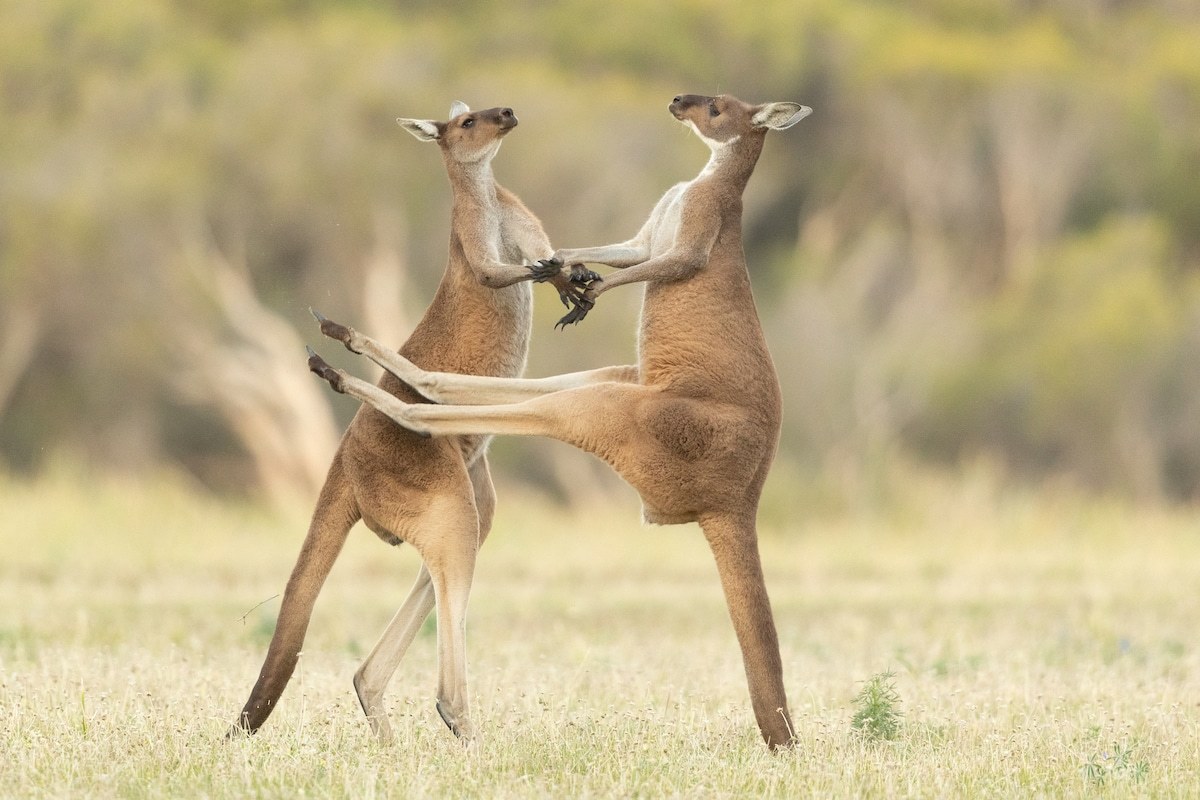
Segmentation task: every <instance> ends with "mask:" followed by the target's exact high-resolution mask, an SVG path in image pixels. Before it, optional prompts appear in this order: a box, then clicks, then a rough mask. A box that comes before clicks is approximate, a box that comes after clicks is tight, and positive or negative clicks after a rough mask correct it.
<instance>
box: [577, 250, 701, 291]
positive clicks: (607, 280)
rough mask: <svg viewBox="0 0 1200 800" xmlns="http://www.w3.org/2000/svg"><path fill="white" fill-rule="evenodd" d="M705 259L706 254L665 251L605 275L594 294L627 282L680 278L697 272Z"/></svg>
mask: <svg viewBox="0 0 1200 800" xmlns="http://www.w3.org/2000/svg"><path fill="white" fill-rule="evenodd" d="M706 261H707V256H702V255H695V254H692V253H667V254H666V255H662V256H658V257H657V258H652V259H650V260H649V261H643V262H642V263H640V264H635V265H633V266H631V267H629V268H628V269H624V270H622V271H621V272H615V273H613V274H611V275H606V276H605V277H604V281H603V283H601V284H600V285H599V286H598V287H597V290H596V294H597V296H598V295H601V294H603V293H604V292H607V291H608V290H609V289H615V288H616V287H618V286H622V285H624V284H627V283H639V282H642V281H662V282H671V281H678V280H682V279H684V278H687V277H690V276H691V275H694V274H695V273H696V272H698V271H699V270H700V269H701V268H702V267H703V266H704V264H705V263H706Z"/></svg>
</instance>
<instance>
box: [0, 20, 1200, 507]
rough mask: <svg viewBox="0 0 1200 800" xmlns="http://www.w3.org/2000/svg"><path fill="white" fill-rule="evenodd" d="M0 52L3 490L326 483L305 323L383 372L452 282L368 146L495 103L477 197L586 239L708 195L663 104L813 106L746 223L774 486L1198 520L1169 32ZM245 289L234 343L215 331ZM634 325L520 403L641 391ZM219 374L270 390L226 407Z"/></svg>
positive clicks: (1177, 54) (383, 153) (400, 190)
mask: <svg viewBox="0 0 1200 800" xmlns="http://www.w3.org/2000/svg"><path fill="white" fill-rule="evenodd" d="M3 19H4V25H0V337H2V338H0V460H2V461H3V462H4V463H5V464H7V465H8V466H9V467H12V468H20V469H29V470H36V469H37V468H38V466H39V464H40V463H41V462H42V461H44V460H45V459H46V458H48V457H50V456H51V455H53V454H54V453H55V451H58V450H63V449H66V450H69V451H70V452H71V453H72V454H75V455H78V456H80V457H83V458H86V459H89V460H90V461H92V462H94V463H95V464H97V465H103V466H105V467H123V468H128V469H146V468H154V467H155V466H156V465H160V464H164V463H171V464H181V465H183V466H184V467H185V468H187V469H189V470H191V471H193V472H194V473H195V474H196V475H197V476H198V477H199V478H200V479H201V480H203V481H205V482H207V483H210V484H212V485H214V486H219V487H222V488H236V487H240V486H242V485H243V484H244V483H245V480H244V478H245V476H246V475H253V476H256V480H255V482H256V484H257V486H258V487H259V488H260V489H264V490H269V491H270V492H271V493H273V494H275V495H277V496H282V495H283V494H286V493H289V492H296V491H307V490H306V489H304V488H303V487H304V486H307V485H310V484H311V483H312V481H313V480H314V478H313V477H312V476H313V475H314V474H315V473H316V472H318V471H319V469H323V466H322V467H320V468H318V467H317V466H314V465H315V464H317V463H318V462H319V461H320V460H321V459H320V458H318V457H316V456H315V455H314V454H313V453H302V452H301V449H300V448H296V447H294V446H293V445H295V442H290V441H289V442H288V444H287V445H281V444H280V442H283V441H285V440H290V439H293V438H295V437H296V436H298V434H294V433H293V434H288V433H285V432H284V431H286V430H291V431H296V430H299V429H301V428H305V429H311V430H312V431H313V432H314V433H313V436H312V437H311V438H312V440H313V441H314V442H316V441H322V442H324V444H321V445H319V446H316V447H315V449H316V450H321V449H327V448H328V447H329V446H330V445H329V442H330V441H331V439H332V437H333V436H334V434H333V433H329V432H328V431H330V430H332V431H336V429H337V427H338V425H339V422H344V421H345V419H346V418H347V417H348V414H349V413H350V411H351V410H352V409H350V408H348V407H346V406H345V405H344V404H338V405H336V406H334V408H335V409H336V413H334V414H331V412H330V411H329V410H328V408H329V406H328V405H327V404H328V403H329V401H330V398H328V397H324V396H321V395H320V393H317V394H316V395H312V393H311V392H309V391H308V390H306V389H300V388H298V386H299V385H301V384H302V382H303V381H304V380H306V379H307V376H306V375H305V373H304V372H303V363H302V354H301V353H296V354H290V355H285V351H290V350H291V349H292V348H294V347H295V346H297V345H298V343H299V342H300V341H302V340H304V339H311V331H312V328H311V323H310V322H309V320H308V318H307V311H306V309H307V307H308V306H318V307H320V308H321V309H322V310H323V311H325V313H327V314H329V315H330V316H337V317H340V318H343V319H347V320H358V324H359V325H360V326H362V327H371V328H372V329H373V330H374V331H375V332H377V333H380V334H381V335H382V336H383V337H384V338H389V339H396V340H399V339H400V338H402V337H403V335H404V334H405V333H406V331H407V328H408V327H409V326H410V325H411V320H412V319H414V318H415V315H417V314H419V313H420V311H421V308H422V307H423V305H424V303H425V302H426V300H427V299H428V297H429V295H430V293H431V292H432V289H433V286H434V285H435V283H436V281H437V278H438V276H439V275H440V274H441V271H442V265H443V264H444V262H445V257H446V254H445V246H446V236H447V223H446V215H447V207H448V193H447V190H446V185H445V177H444V174H443V172H442V169H441V165H440V164H439V163H438V162H437V158H436V157H435V156H434V154H433V152H432V151H429V150H423V149H420V148H419V146H418V145H416V144H414V143H413V142H412V141H411V140H409V139H408V138H407V137H405V136H403V135H402V134H401V133H399V132H398V131H397V130H396V128H395V124H394V122H393V120H394V118H395V117H396V116H401V115H402V116H419V117H439V116H442V115H444V114H445V111H446V108H447V107H448V104H449V102H450V101H451V100H453V99H463V100H465V101H467V102H468V103H470V104H472V105H477V106H486V105H497V104H504V105H511V106H513V107H515V108H516V109H517V112H518V115H519V116H520V118H521V119H522V128H521V130H520V131H518V132H517V133H516V134H515V135H514V136H513V137H510V139H509V140H508V141H506V144H505V153H504V154H502V155H501V156H500V158H499V159H498V161H497V164H496V169H497V173H498V176H499V178H500V180H501V182H502V183H504V184H506V185H508V186H510V187H511V188H513V189H514V190H515V191H517V192H518V193H519V194H520V195H521V196H522V197H523V198H524V199H525V200H526V201H527V202H528V203H529V205H530V206H531V207H532V208H534V209H535V210H537V211H539V212H540V213H541V214H542V216H543V220H544V222H545V223H546V227H547V230H548V231H549V232H550V234H551V237H552V239H553V240H554V241H555V242H557V243H559V244H561V245H563V246H577V245H587V244H598V243H603V242H609V241H616V240H620V239H624V238H627V237H628V236H630V235H631V234H632V233H633V232H634V231H635V230H636V229H637V227H638V226H639V225H640V223H641V221H642V219H644V217H645V215H646V213H648V211H649V208H650V206H651V204H652V203H653V201H654V200H655V199H656V198H657V197H658V196H659V195H660V194H661V193H662V191H663V190H664V189H665V188H666V187H667V186H669V185H670V184H671V183H673V182H675V181H678V180H683V179H686V178H687V177H689V176H690V175H691V174H694V172H695V171H696V170H697V169H698V168H699V167H700V166H701V165H702V164H703V163H704V160H705V158H706V157H707V153H705V152H704V148H703V147H702V146H699V145H698V144H697V143H696V142H695V141H694V139H693V138H692V137H691V136H690V135H689V134H688V133H687V132H686V131H683V130H681V129H678V128H677V126H676V123H675V122H674V121H673V120H671V119H670V117H669V116H667V114H666V111H665V106H666V104H667V102H668V101H669V100H670V98H671V97H672V96H673V95H674V94H676V93H678V92H680V91H698V92H719V91H730V92H733V93H735V94H738V95H739V96H743V97H746V98H750V99H760V100H766V99H795V100H802V101H804V102H807V103H808V104H810V105H812V106H814V107H815V108H816V109H817V113H816V114H815V115H814V116H813V118H812V119H811V120H810V121H806V122H805V124H804V126H802V127H800V128H797V129H796V130H795V131H792V132H789V134H788V135H787V136H781V137H775V138H774V139H772V141H771V142H770V143H769V145H768V147H767V149H766V151H765V152H764V155H763V160H762V163H761V165H760V168H759V170H758V172H757V174H756V176H755V180H754V182H753V183H752V185H751V187H750V189H749V191H748V192H747V195H746V214H745V220H746V248H747V251H748V254H749V256H750V262H751V267H752V270H753V272H754V275H753V279H754V282H755V287H756V290H757V291H758V293H759V297H760V305H761V311H762V315H763V316H764V319H765V321H766V323H767V326H768V329H769V331H770V333H771V338H772V344H773V346H774V349H775V353H776V355H777V358H778V362H779V368H780V373H781V378H782V381H783V383H784V387H785V392H786V395H787V398H786V400H787V408H788V414H787V415H786V420H785V430H784V436H783V443H782V451H781V459H782V460H784V461H788V462H791V463H790V464H789V466H788V467H787V468H785V470H784V471H786V472H788V473H789V474H797V475H801V476H803V478H804V479H806V480H820V479H821V478H822V477H826V478H827V479H829V480H832V481H834V482H836V483H839V485H841V486H842V487H843V488H844V491H846V492H849V493H856V492H860V491H866V489H864V487H869V486H871V485H874V484H875V483H878V481H880V480H888V479H889V478H887V475H888V474H890V473H889V466H888V465H889V464H890V463H893V462H896V463H903V462H904V461H905V459H909V458H912V457H920V458H924V459H926V460H928V461H930V462H932V463H934V464H938V465H943V466H945V467H948V468H951V469H952V468H954V467H955V466H956V465H957V463H958V461H959V460H960V459H962V458H970V457H972V454H973V453H977V452H980V451H986V452H988V453H989V454H990V457H991V458H993V459H995V460H997V461H999V462H1002V463H1004V464H1006V465H1007V466H1008V468H1009V470H1008V471H1009V474H1011V475H1014V476H1016V477H1017V478H1025V479H1029V480H1041V479H1043V478H1044V477H1045V476H1047V475H1051V474H1053V475H1063V476H1067V477H1068V478H1071V479H1074V480H1076V481H1077V482H1079V483H1081V484H1086V485H1088V486H1092V487H1096V488H1098V489H1102V490H1105V491H1120V492H1126V493H1129V494H1132V495H1137V496H1143V497H1155V496H1166V497H1172V498H1195V497H1196V496H1197V495H1200V434H1197V433H1196V432H1195V426H1194V425H1192V424H1190V422H1189V421H1190V420H1193V419H1194V418H1195V413H1196V411H1197V404H1198V403H1200V400H1198V399H1197V398H1198V397H1200V377H1198V376H1197V373H1196V370H1197V369H1198V367H1197V366H1196V364H1198V363H1200V332H1198V331H1200V322H1197V320H1200V294H1198V292H1197V290H1196V288H1195V283H1196V280H1197V277H1196V276H1197V275H1200V182H1198V181H1197V180H1196V175H1197V174H1198V171H1200V60H1198V59H1196V58H1195V54H1194V51H1195V43H1196V42H1197V41H1200V7H1198V6H1196V4H1194V3H1184V2H1178V1H1177V0H1155V1H1154V2H1147V3H1103V4H1095V3H1088V2H1084V0H1070V2H1062V3H1032V4H1031V3H1024V4H1021V3H1011V2H1004V0H920V2H917V3H903V4H902V3H891V2H888V3H876V2H867V1H866V0H815V2H812V3H804V4H799V3H794V2H788V1H787V0H765V2H763V3H759V4H757V5H755V6H753V7H750V6H738V5H736V4H729V3H718V2H715V0H682V1H681V2H670V3H665V4H658V5H654V6H653V7H650V6H646V5H645V4H637V3H628V2H606V3H597V2H595V0H571V1H570V2H564V3H556V4H544V3H535V2H524V1H523V0H522V1H519V2H516V3H515V4H514V3H513V2H507V3H503V4H502V3H498V2H495V0H472V2H469V3H466V4H458V5H446V4H439V3H431V2H418V3H410V4H406V5H405V6H404V7H403V8H400V7H397V6H396V5H395V4H392V3H386V2H383V0H356V1H355V2H350V3H345V2H332V0H254V2H248V3H247V2H242V3H231V2H215V3H200V2H195V0H173V1H172V2H168V3H153V2H148V1H145V0H128V1H127V2H115V3H104V4H97V3H92V2H85V0H48V1H47V0H8V2H6V4H5V8H4V11H3ZM533 32H536V35H535V34H534V33H533ZM198 230H200V231H204V232H205V233H204V236H203V237H200V238H197V237H196V236H195V235H194V232H195V231H198ZM221 254H226V255H221ZM233 254H236V256H235V255H233ZM229 262H233V263H236V264H237V265H238V266H237V268H236V269H234V268H231V267H230V266H229ZM222 287H223V288H222ZM231 287H232V288H231ZM235 296H240V300H238V303H240V307H241V308H242V309H243V310H245V309H250V312H248V313H250V314H252V315H254V316H255V318H257V319H260V320H261V323H260V324H261V326H262V329H263V331H264V335H263V336H262V337H261V339H262V340H261V341H259V340H258V339H256V338H255V337H247V336H246V335H245V333H244V332H241V333H236V335H235V331H234V328H233V327H232V325H231V321H230V318H229V316H228V315H227V314H224V313H221V311H220V309H221V306H222V301H221V298H222V297H223V298H224V302H225V304H226V305H227V306H228V304H229V303H230V302H232V299H233V298H234V297H235ZM637 306H638V293H637V292H634V291H630V292H625V293H616V292H614V293H612V294H611V295H607V296H606V297H605V303H604V305H603V306H602V307H601V308H599V309H597V311H596V312H595V313H594V314H593V315H592V316H590V317H589V319H588V320H587V323H586V325H585V326H584V327H582V328H578V329H573V330H571V331H568V332H559V333H552V332H551V331H550V327H551V325H552V321H553V319H554V318H555V313H556V306H555V303H554V301H553V299H552V297H550V296H548V295H546V294H542V293H539V295H538V308H539V310H538V314H539V317H538V321H537V326H538V330H537V331H536V334H535V337H534V346H533V351H532V354H531V359H530V373H531V374H547V373H551V372H559V371H565V370H570V369H582V368H586V367H589V366H599V365H601V364H605V363H615V362H622V361H629V360H631V359H632V358H633V330H634V327H635V325H636V318H637V313H638V309H637ZM291 329H295V330H298V331H300V333H299V334H296V333H291V334H285V333H284V331H285V330H291ZM267 331H272V332H271V333H267ZM267 340H270V341H271V342H273V344H271V343H268V341H267ZM218 356H220V357H221V358H222V359H228V358H230V357H234V358H235V359H242V361H241V362H239V363H242V364H243V367H245V365H249V364H251V363H253V364H255V366H253V367H250V368H249V369H248V370H247V373H246V374H247V377H249V376H250V375H253V376H255V377H257V378H259V379H261V381H262V383H263V384H268V383H269V384H272V385H273V386H274V387H275V388H272V389H265V388H264V390H262V391H259V390H255V391H256V392H257V399H256V400H255V402H254V403H252V404H250V405H249V406H243V405H240V404H238V403H234V402H232V400H231V398H229V397H228V396H224V397H223V396H221V394H220V393H219V392H216V391H213V389H212V385H213V381H212V379H211V378H212V374H213V372H212V371H213V369H214V367H213V361H212V360H213V359H214V358H217V357H218ZM197 375H200V376H204V375H207V376H208V377H207V378H201V379H200V380H198V381H197V380H193V378H194V377H195V376H197ZM293 380H295V381H299V382H300V383H298V384H297V385H296V387H291V382H292V381H293ZM284 385H287V386H289V388H288V389H287V391H288V392H289V393H292V394H293V396H292V398H291V400H290V401H289V402H290V403H291V406H290V407H284V406H272V403H275V402H277V401H278V400H279V399H280V398H279V397H278V396H279V395H280V394H281V389H280V388H279V387H281V386H284ZM180 386H191V387H193V389H194V388H195V387H197V386H205V387H207V388H206V391H203V392H192V393H191V394H189V397H190V398H191V401H192V402H186V403H185V402H181V397H180V394H179V391H178V390H179V388H180ZM243 396H248V393H243ZM286 405H287V404H286V403H285V406H286ZM301 407H303V408H305V409H307V410H304V411H301V410H300V408H301ZM322 409H324V410H322ZM255 419H258V420H259V422H255V421H254V420H255ZM287 419H291V420H292V422H290V423H287V424H283V423H282V421H283V420H287ZM302 420H307V421H302ZM318 420H324V421H318ZM331 420H334V421H331ZM321 428H324V429H327V432H326V433H316V431H317V430H318V429H321ZM497 464H498V466H499V469H498V472H499V473H501V477H502V478H503V476H504V475H507V476H510V477H513V478H522V477H523V478H525V479H528V480H530V481H532V482H536V483H537V484H538V485H541V486H546V487H549V488H550V489H551V490H552V491H556V492H557V493H559V494H560V495H561V496H564V497H570V496H572V495H577V494H578V493H579V491H578V488H577V486H578V481H576V480H573V477H576V478H577V477H578V476H579V475H586V476H587V477H586V478H585V479H584V481H585V482H586V483H587V484H588V485H592V484H595V485H602V484H603V481H605V480H608V478H607V477H602V476H607V472H605V471H604V470H600V469H595V471H593V469H594V466H593V465H592V462H590V461H587V460H586V459H585V458H584V457H582V456H579V455H578V454H575V453H573V452H570V451H568V450H563V451H561V452H560V451H559V450H557V449H556V448H555V447H554V446H553V445H552V444H549V443H538V442H504V443H498V445H497ZM297 476H306V477H297ZM830 476H835V477H830ZM881 476H882V477H881ZM279 486H291V487H293V488H291V489H286V490H284V489H279V488H277V487H279ZM573 486H574V487H575V488H573ZM269 487H276V488H269ZM600 491H601V492H605V491H609V490H608V489H606V488H601V490H600Z"/></svg>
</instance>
